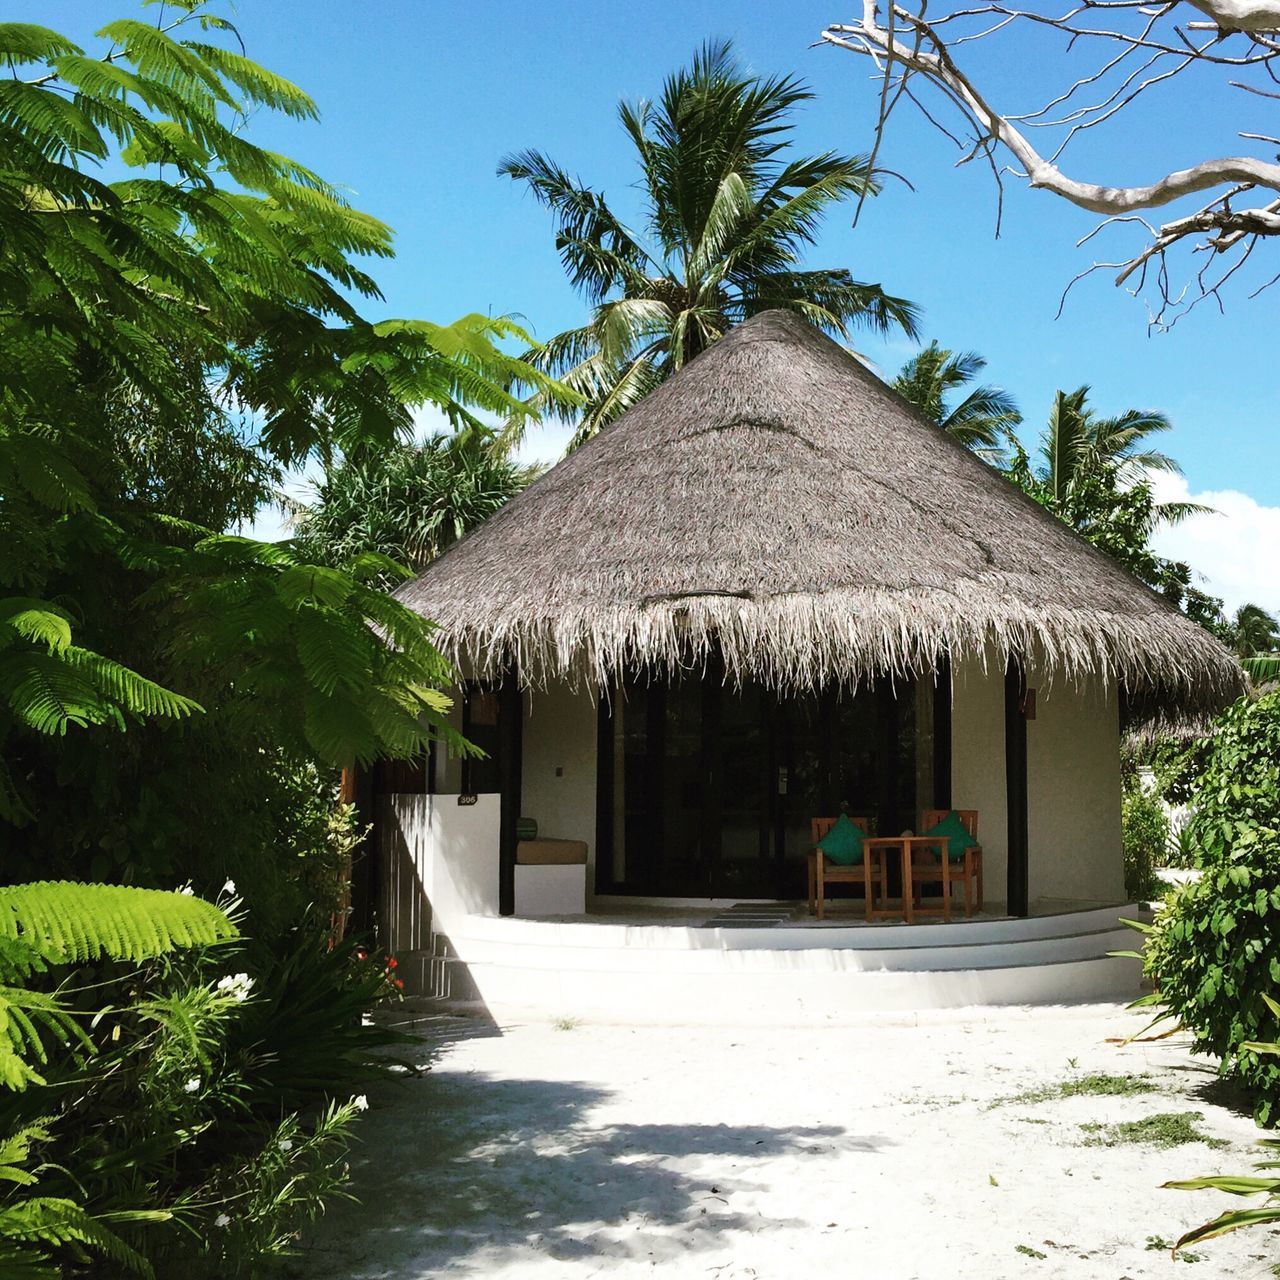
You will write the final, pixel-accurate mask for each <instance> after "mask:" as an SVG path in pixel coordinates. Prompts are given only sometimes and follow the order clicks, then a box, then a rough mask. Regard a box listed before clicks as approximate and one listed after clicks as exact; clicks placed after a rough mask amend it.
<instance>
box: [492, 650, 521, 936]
mask: <svg viewBox="0 0 1280 1280" xmlns="http://www.w3.org/2000/svg"><path fill="white" fill-rule="evenodd" d="M498 736H499V747H498V790H499V793H500V795H501V802H500V805H499V810H498V812H499V819H498V821H499V828H498V830H499V836H498V914H499V915H503V916H509V915H513V914H514V913H515V909H516V822H517V820H518V819H519V817H520V805H521V799H520V787H521V782H522V778H523V773H524V751H523V737H524V694H523V693H522V692H521V689H520V673H519V671H518V670H517V668H516V664H515V663H514V662H513V663H512V664H511V665H510V666H509V667H508V668H507V670H506V672H505V674H504V675H503V678H502V686H501V688H500V689H499V690H498Z"/></svg>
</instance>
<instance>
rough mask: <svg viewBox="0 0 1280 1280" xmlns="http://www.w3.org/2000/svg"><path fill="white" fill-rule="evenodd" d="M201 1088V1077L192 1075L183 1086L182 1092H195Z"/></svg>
mask: <svg viewBox="0 0 1280 1280" xmlns="http://www.w3.org/2000/svg"><path fill="white" fill-rule="evenodd" d="M199 1088H200V1077H199V1076H192V1077H191V1079H190V1080H188V1081H187V1083H186V1084H184V1085H183V1086H182V1092H183V1093H195V1091H196V1090H197V1089H199Z"/></svg>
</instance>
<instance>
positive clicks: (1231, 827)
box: [1189, 690, 1280, 861]
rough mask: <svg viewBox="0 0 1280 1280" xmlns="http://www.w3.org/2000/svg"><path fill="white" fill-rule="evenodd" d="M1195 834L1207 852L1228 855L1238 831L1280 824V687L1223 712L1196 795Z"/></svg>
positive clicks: (1276, 827) (1204, 856) (1202, 852)
mask: <svg viewBox="0 0 1280 1280" xmlns="http://www.w3.org/2000/svg"><path fill="white" fill-rule="evenodd" d="M1192 804H1193V806H1194V809H1195V812H1194V814H1193V815H1192V818H1191V821H1190V824H1189V825H1190V830H1191V837H1192V839H1194V841H1195V843H1196V845H1197V847H1198V848H1199V850H1200V855H1201V858H1202V859H1204V860H1207V861H1212V860H1214V859H1217V858H1221V857H1224V856H1226V855H1227V854H1228V853H1229V852H1230V850H1231V849H1232V847H1233V846H1234V843H1235V840H1236V837H1237V836H1238V835H1239V834H1240V833H1243V832H1248V831H1251V830H1254V829H1255V828H1259V827H1264V828H1269V829H1271V830H1273V831H1275V830H1280V690H1275V691H1272V692H1271V693H1266V694H1263V695H1262V696H1261V697H1258V698H1241V699H1240V701H1239V702H1236V703H1234V704H1233V705H1232V706H1230V707H1228V708H1227V710H1226V711H1224V712H1223V714H1222V715H1221V717H1219V719H1218V722H1217V724H1216V725H1215V727H1214V732H1213V735H1212V737H1211V739H1210V741H1209V744H1208V750H1207V754H1206V757H1205V762H1204V767H1203V769H1202V770H1201V773H1200V775H1199V777H1198V778H1197V779H1196V784H1195V788H1194V792H1193V796H1192Z"/></svg>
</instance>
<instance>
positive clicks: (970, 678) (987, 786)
mask: <svg viewBox="0 0 1280 1280" xmlns="http://www.w3.org/2000/svg"><path fill="white" fill-rule="evenodd" d="M951 803H952V805H953V806H954V807H955V808H957V809H976V810H977V811H978V840H979V841H980V842H981V844H982V880H983V894H984V897H985V899H986V903H987V904H991V903H1002V902H1004V900H1005V896H1006V885H1007V882H1008V869H1009V808H1008V802H1007V794H1006V788H1005V769H1004V663H1003V662H1002V661H1000V660H998V659H993V658H992V659H988V662H987V665H986V669H985V670H984V669H983V665H982V663H981V662H980V661H978V660H977V659H976V658H970V659H966V660H957V661H956V662H955V663H954V664H953V667H952V672H951ZM1033 857H1034V853H1033ZM988 909H989V906H988Z"/></svg>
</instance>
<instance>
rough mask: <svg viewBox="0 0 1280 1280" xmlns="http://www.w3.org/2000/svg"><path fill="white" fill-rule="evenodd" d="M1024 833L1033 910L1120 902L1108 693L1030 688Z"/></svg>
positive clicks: (1115, 746) (1116, 747)
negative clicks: (1056, 904)
mask: <svg viewBox="0 0 1280 1280" xmlns="http://www.w3.org/2000/svg"><path fill="white" fill-rule="evenodd" d="M1035 682H1036V678H1035V676H1030V677H1028V683H1029V684H1030V685H1032V686H1033V687H1034V686H1035ZM1027 827H1028V836H1029V840H1028V843H1029V846H1030V850H1031V859H1030V861H1031V865H1030V867H1029V869H1028V882H1029V891H1030V897H1031V900H1032V901H1033V902H1035V901H1037V900H1044V899H1070V900H1073V901H1076V902H1122V901H1124V860H1123V857H1122V854H1121V846H1120V710H1119V703H1118V701H1117V696H1116V689H1115V686H1114V685H1112V686H1110V687H1109V688H1104V687H1103V686H1102V684H1101V682H1100V681H1090V682H1088V683H1087V684H1084V685H1082V686H1077V685H1075V684H1071V683H1068V682H1067V681H1065V680H1060V681H1058V682H1056V683H1055V684H1053V685H1051V686H1046V685H1041V686H1040V687H1039V688H1037V690H1036V718H1035V719H1034V720H1030V721H1028V722H1027Z"/></svg>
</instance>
